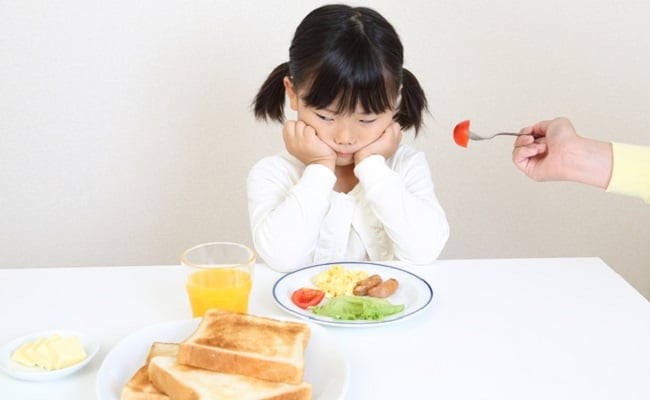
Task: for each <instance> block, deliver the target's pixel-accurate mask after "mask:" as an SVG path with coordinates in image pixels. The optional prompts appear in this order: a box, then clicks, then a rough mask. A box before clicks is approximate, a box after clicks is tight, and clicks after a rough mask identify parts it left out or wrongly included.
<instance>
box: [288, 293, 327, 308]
mask: <svg viewBox="0 0 650 400" xmlns="http://www.w3.org/2000/svg"><path fill="white" fill-rule="evenodd" d="M323 297H325V292H323V291H322V290H318V289H311V288H300V289H298V290H296V291H295V292H293V294H292V295H291V301H293V304H295V305H297V306H298V307H300V308H302V309H304V310H306V309H307V308H308V307H312V306H316V305H318V304H319V303H320V302H321V301H322V300H323Z"/></svg>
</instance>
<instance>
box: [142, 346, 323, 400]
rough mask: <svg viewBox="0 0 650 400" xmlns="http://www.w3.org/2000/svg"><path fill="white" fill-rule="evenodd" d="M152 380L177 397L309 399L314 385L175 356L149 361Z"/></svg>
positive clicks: (203, 399) (201, 399) (186, 399)
mask: <svg viewBox="0 0 650 400" xmlns="http://www.w3.org/2000/svg"><path fill="white" fill-rule="evenodd" d="M148 374H149V377H150V378H151V381H152V382H153V384H154V385H155V386H156V387H157V388H159V389H160V390H161V391H163V392H165V393H167V394H168V395H169V397H170V398H171V399H174V400H309V399H311V385H310V384H308V383H306V382H302V383H300V384H298V385H293V384H289V383H282V382H271V381H265V380H262V379H256V378H252V377H249V376H243V375H237V374H225V373H220V372H214V371H209V370H205V369H201V368H194V367H190V366H187V365H181V364H179V363H178V362H177V360H176V358H175V357H169V356H159V357H154V358H153V359H152V360H151V362H150V363H149V369H148Z"/></svg>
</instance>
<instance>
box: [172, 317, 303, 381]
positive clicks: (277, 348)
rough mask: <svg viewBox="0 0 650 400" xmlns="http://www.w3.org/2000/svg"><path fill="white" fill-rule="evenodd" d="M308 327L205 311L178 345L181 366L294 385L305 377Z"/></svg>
mask: <svg viewBox="0 0 650 400" xmlns="http://www.w3.org/2000/svg"><path fill="white" fill-rule="evenodd" d="M309 337H310V330H309V326H308V325H306V324H302V323H298V322H292V321H278V320H275V319H271V318H266V317H258V316H254V315H249V314H240V313H232V312H226V311H220V310H216V309H215V310H209V311H208V312H207V313H206V314H205V316H204V317H203V320H202V321H201V324H200V325H199V327H198V329H197V330H196V331H195V332H194V334H193V335H192V336H190V337H189V338H188V339H186V340H185V341H183V342H182V343H180V346H179V351H178V362H179V364H185V365H189V366H193V367H198V368H204V369H208V370H211V371H217V372H224V373H232V374H240V375H246V376H252V377H255V378H259V379H264V380H269V381H273V382H287V383H292V384H298V383H300V382H302V379H303V373H304V351H305V348H306V346H307V343H308V341H309Z"/></svg>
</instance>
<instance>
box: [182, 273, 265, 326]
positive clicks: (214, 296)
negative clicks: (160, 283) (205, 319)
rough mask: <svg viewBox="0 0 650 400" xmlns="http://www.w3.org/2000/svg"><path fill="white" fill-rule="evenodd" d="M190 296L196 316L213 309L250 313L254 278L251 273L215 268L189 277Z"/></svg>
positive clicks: (188, 288)
mask: <svg viewBox="0 0 650 400" xmlns="http://www.w3.org/2000/svg"><path fill="white" fill-rule="evenodd" d="M185 286H186V288H187V293H188V295H189V297H190V303H191V304H192V313H193V315H194V316H195V317H202V316H203V314H205V311H206V310H208V309H210V308H221V309H224V310H230V311H238V312H247V311H248V295H249V293H250V291H251V286H252V283H251V276H250V274H249V273H248V272H247V271H242V270H236V269H229V268H215V269H206V270H204V271H198V272H194V273H192V274H191V275H190V276H189V277H188V278H187V283H186V285H185Z"/></svg>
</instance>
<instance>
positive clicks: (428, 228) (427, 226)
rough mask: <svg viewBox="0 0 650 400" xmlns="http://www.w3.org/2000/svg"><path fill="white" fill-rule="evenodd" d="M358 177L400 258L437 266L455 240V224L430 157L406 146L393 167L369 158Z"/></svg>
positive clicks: (357, 169)
mask: <svg viewBox="0 0 650 400" xmlns="http://www.w3.org/2000/svg"><path fill="white" fill-rule="evenodd" d="M355 174H356V175H357V177H358V178H359V182H360V183H361V184H362V185H363V188H364V191H365V192H366V196H367V202H368V205H369V206H370V207H371V209H372V210H373V212H374V213H375V215H376V216H377V218H378V219H379V220H380V221H381V223H382V224H383V226H384V229H385V231H386V233H387V234H388V236H389V237H390V239H391V241H392V242H393V247H394V252H395V256H396V257H397V258H398V259H399V260H402V261H405V262H408V263H411V264H430V263H432V262H433V261H435V260H436V259H437V258H438V256H439V255H440V252H441V251H442V249H443V248H444V246H445V244H446V243H447V240H448V238H449V224H448V222H447V218H446V216H445V213H444V211H443V209H442V206H441V205H440V203H439V201H438V199H437V198H436V195H435V192H434V186H433V181H432V179H431V171H430V168H429V164H428V163H427V161H426V159H425V156H424V153H422V152H416V151H415V150H414V149H411V148H409V147H406V146H401V147H400V149H398V152H397V153H396V155H395V156H393V157H392V158H391V159H390V160H389V161H388V162H387V161H386V160H385V159H384V157H382V156H379V155H373V156H370V157H367V158H366V159H364V160H363V161H362V162H361V163H359V164H358V165H357V166H356V167H355Z"/></svg>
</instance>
